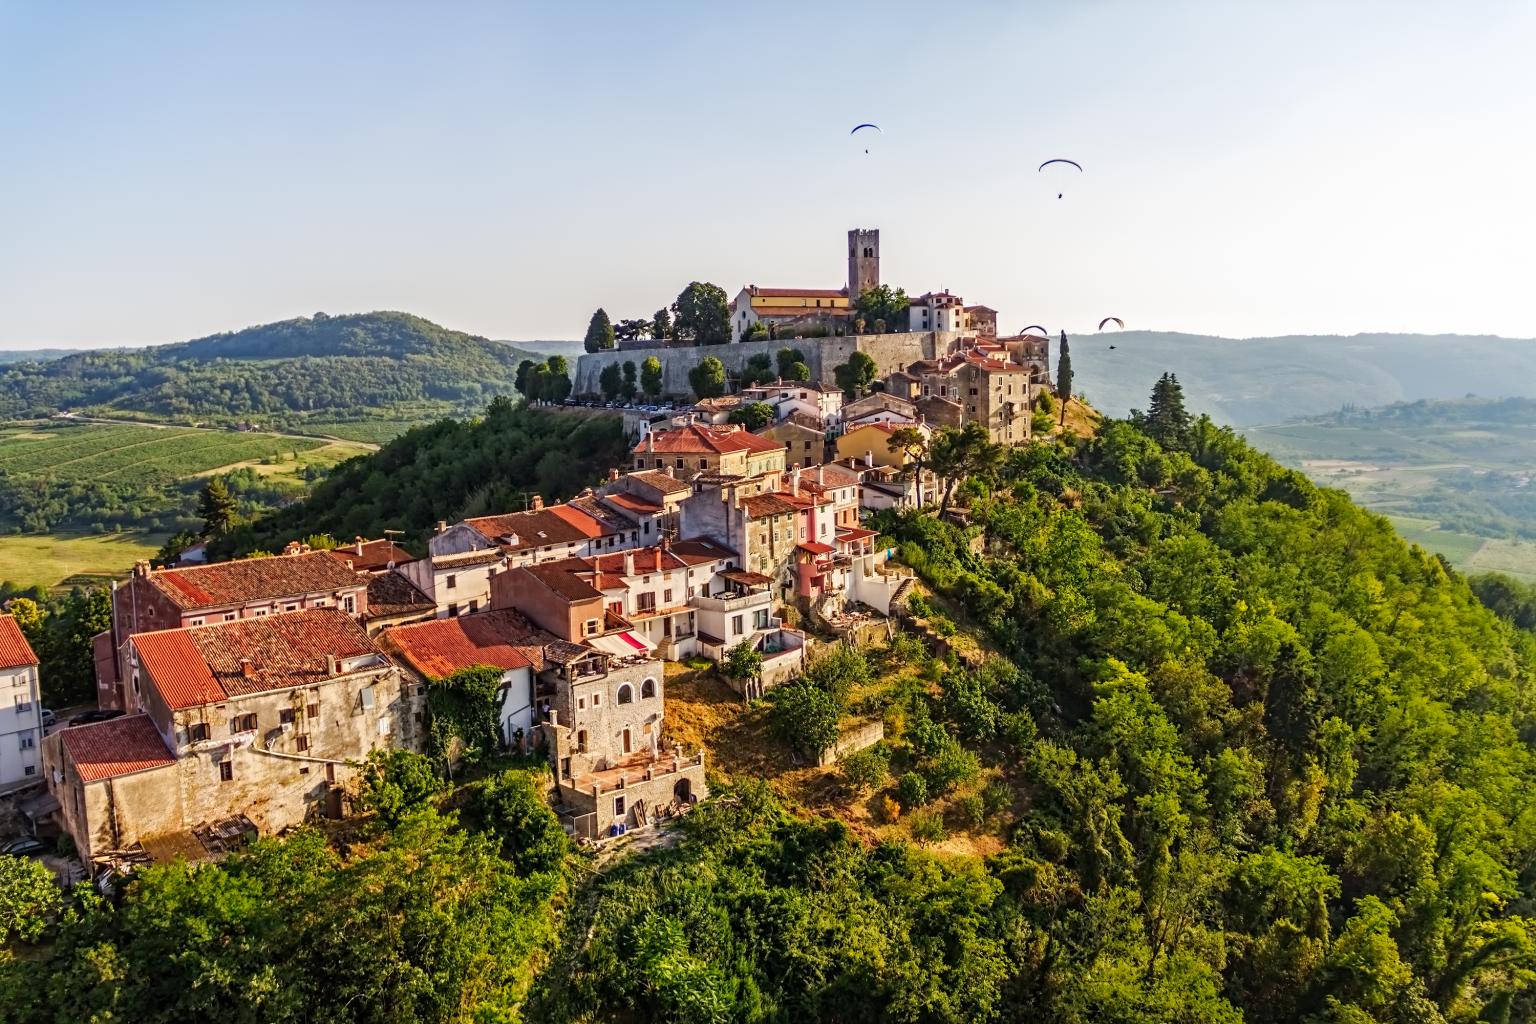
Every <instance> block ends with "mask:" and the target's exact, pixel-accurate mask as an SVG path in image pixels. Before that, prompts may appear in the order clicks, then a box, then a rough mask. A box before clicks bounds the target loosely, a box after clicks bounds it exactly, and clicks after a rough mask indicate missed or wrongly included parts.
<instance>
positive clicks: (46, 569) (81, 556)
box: [0, 533, 165, 587]
mask: <svg viewBox="0 0 1536 1024" xmlns="http://www.w3.org/2000/svg"><path fill="white" fill-rule="evenodd" d="M164 541H165V538H164V537H158V536H153V535H144V534H127V533H120V534H110V533H109V534H101V535H91V536H60V535H52V536H46V537H39V536H32V535H27V534H22V535H14V534H13V535H9V536H0V580H5V581H9V582H11V583H16V584H19V585H21V586H32V585H33V584H38V585H41V586H44V587H55V586H74V585H76V584H82V585H83V584H89V583H99V582H101V581H103V580H105V579H109V578H118V577H121V576H123V575H125V574H126V573H127V571H128V570H129V569H130V568H132V567H133V563H134V562H136V561H138V560H139V559H141V558H149V557H151V556H152V555H154V553H155V552H156V551H158V550H159V549H160V545H161V544H162V543H164Z"/></svg>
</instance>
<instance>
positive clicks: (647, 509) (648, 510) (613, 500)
mask: <svg viewBox="0 0 1536 1024" xmlns="http://www.w3.org/2000/svg"><path fill="white" fill-rule="evenodd" d="M603 501H604V502H606V503H607V504H609V505H616V506H618V507H619V508H620V509H622V510H623V511H625V512H633V513H634V514H635V515H637V516H654V515H659V514H660V513H661V506H660V505H658V504H656V503H655V502H654V501H644V500H642V499H640V498H636V497H634V496H633V495H629V494H625V493H623V492H622V491H619V492H616V493H614V494H605V495H603Z"/></svg>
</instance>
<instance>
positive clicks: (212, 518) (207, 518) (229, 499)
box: [197, 477, 237, 537]
mask: <svg viewBox="0 0 1536 1024" xmlns="http://www.w3.org/2000/svg"><path fill="white" fill-rule="evenodd" d="M236 508H237V505H236V503H235V497H234V495H232V494H230V493H229V488H228V487H226V486H224V481H223V480H221V479H219V478H218V477H213V478H212V479H210V480H209V481H208V482H207V483H206V484H204V485H203V487H202V490H200V491H198V492H197V514H198V516H199V517H200V518H201V519H202V520H203V536H204V537H216V536H218V535H219V534H222V533H225V532H227V531H228V530H229V528H230V527H231V526H232V525H234V522H235V511H236Z"/></svg>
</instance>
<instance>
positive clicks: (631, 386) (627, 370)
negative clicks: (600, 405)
mask: <svg viewBox="0 0 1536 1024" xmlns="http://www.w3.org/2000/svg"><path fill="white" fill-rule="evenodd" d="M623 374H624V384H623V386H622V387H620V388H619V392H620V394H622V395H623V396H624V400H625V401H627V402H632V401H634V400H635V395H637V394H638V393H639V391H640V387H639V385H638V384H637V383H636V376H637V373H636V370H635V361H634V360H633V359H626V360H624V370H623Z"/></svg>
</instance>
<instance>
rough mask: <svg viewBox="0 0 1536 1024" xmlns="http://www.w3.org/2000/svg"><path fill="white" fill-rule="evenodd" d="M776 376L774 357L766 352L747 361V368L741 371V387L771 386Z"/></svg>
mask: <svg viewBox="0 0 1536 1024" xmlns="http://www.w3.org/2000/svg"><path fill="white" fill-rule="evenodd" d="M776 376H777V375H776V374H775V373H774V370H773V357H772V356H770V355H769V354H768V353H766V352H759V353H757V354H756V355H753V356H752V357H750V358H749V359H748V360H747V365H746V367H745V368H744V369H743V370H742V371H741V386H742V387H744V388H749V387H752V386H753V385H754V384H769V383H772V382H773V380H774V379H775V377H776Z"/></svg>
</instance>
